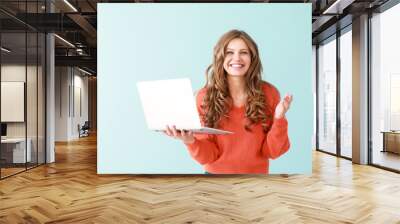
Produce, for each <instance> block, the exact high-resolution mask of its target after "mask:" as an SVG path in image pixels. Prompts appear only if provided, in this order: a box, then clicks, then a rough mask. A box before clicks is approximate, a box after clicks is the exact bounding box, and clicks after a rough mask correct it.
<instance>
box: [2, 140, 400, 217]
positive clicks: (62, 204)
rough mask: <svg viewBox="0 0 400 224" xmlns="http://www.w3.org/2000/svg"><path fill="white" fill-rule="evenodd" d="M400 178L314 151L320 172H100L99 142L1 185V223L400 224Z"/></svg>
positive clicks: (65, 148) (79, 145)
mask: <svg viewBox="0 0 400 224" xmlns="http://www.w3.org/2000/svg"><path fill="white" fill-rule="evenodd" d="M399 199H400V174H396V173H393V172H388V171H385V170H382V169H378V168H375V167H371V166H361V165H354V164H352V163H351V162H350V161H348V160H344V159H339V158H336V157H333V156H330V155H327V154H325V153H321V152H314V153H313V174H312V175H289V176H288V175H277V176H275V175H274V176H263V175H230V176H219V175H216V176H204V175H158V176H153V175H97V174H96V137H95V136H91V137H88V138H82V139H81V140H79V141H74V142H69V143H59V144H57V145H56V163H54V164H50V165H44V166H40V167H38V168H35V169H32V170H29V171H27V172H24V173H21V174H18V175H15V176H12V177H9V178H7V179H4V180H1V181H0V202H1V203H0V223H374V224H375V223H385V224H386V223H400V212H399V211H400V200H399Z"/></svg>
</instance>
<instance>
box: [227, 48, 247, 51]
mask: <svg viewBox="0 0 400 224" xmlns="http://www.w3.org/2000/svg"><path fill="white" fill-rule="evenodd" d="M226 50H231V51H234V50H235V49H232V48H227V49H226ZM239 51H249V50H247V49H244V48H243V49H240V50H239Z"/></svg>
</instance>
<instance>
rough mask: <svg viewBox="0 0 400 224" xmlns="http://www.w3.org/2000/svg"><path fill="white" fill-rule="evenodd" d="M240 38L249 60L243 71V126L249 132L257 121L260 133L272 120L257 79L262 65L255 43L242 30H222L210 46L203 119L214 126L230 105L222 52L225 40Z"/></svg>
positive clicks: (224, 47)
mask: <svg viewBox="0 0 400 224" xmlns="http://www.w3.org/2000/svg"><path fill="white" fill-rule="evenodd" d="M236 38H240V39H242V40H243V41H244V42H245V43H246V45H247V47H248V48H249V50H250V56H251V63H250V66H249V69H248V71H247V73H246V74H245V81H246V85H245V93H246V95H247V100H246V103H245V111H246V118H247V122H246V124H245V126H244V127H245V129H246V130H247V131H251V128H250V127H251V126H252V125H253V124H256V123H261V125H262V127H263V131H264V132H268V131H269V129H270V124H271V120H272V115H273V112H272V109H271V108H270V107H269V105H267V104H266V103H265V102H266V100H265V95H264V92H263V90H262V84H263V81H262V79H261V73H262V65H261V61H260V57H259V53H258V47H257V44H256V43H255V42H254V40H253V39H252V38H251V37H250V36H249V35H248V34H247V33H246V32H244V31H241V30H230V31H228V32H227V33H225V34H224V35H223V36H222V37H221V38H220V39H219V41H218V42H217V44H216V45H215V47H214V55H213V62H212V64H211V65H210V66H208V68H207V70H206V79H207V82H206V85H205V88H206V90H207V91H206V94H205V97H204V99H203V102H202V108H203V110H204V111H205V113H204V115H203V120H204V122H205V125H206V126H207V127H214V128H218V123H219V121H220V120H221V117H222V116H224V117H228V112H229V110H230V109H231V107H232V106H233V100H232V97H231V96H230V93H229V85H228V78H227V73H226V71H225V69H224V67H223V63H224V58H225V51H226V47H227V46H228V44H229V42H230V41H231V40H233V39H236Z"/></svg>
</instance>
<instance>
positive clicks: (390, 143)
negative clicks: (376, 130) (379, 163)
mask: <svg viewBox="0 0 400 224" xmlns="http://www.w3.org/2000/svg"><path fill="white" fill-rule="evenodd" d="M381 133H382V134H383V150H382V152H393V153H397V154H400V131H381Z"/></svg>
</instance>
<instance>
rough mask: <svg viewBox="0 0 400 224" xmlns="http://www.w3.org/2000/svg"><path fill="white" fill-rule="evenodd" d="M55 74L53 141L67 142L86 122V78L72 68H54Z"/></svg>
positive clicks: (76, 136) (76, 134) (75, 135)
mask: <svg viewBox="0 0 400 224" xmlns="http://www.w3.org/2000/svg"><path fill="white" fill-rule="evenodd" d="M55 74H56V75H55V123H56V127H55V141H69V140H72V139H76V138H78V137H79V133H78V124H80V125H83V123H84V122H85V121H87V120H88V78H87V77H86V76H83V73H82V72H80V71H79V70H77V69H76V68H73V67H56V69H55Z"/></svg>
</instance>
